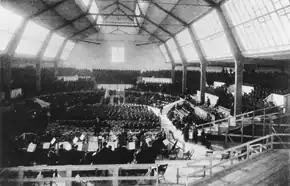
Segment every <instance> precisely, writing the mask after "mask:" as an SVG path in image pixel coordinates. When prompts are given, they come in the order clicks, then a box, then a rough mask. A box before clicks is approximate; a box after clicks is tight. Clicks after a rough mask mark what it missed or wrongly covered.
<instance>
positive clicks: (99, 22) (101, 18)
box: [97, 16, 103, 24]
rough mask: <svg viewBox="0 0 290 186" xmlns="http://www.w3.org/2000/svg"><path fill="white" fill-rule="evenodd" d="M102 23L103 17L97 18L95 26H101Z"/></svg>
mask: <svg viewBox="0 0 290 186" xmlns="http://www.w3.org/2000/svg"><path fill="white" fill-rule="evenodd" d="M102 23H103V17H102V16H98V20H97V24H102Z"/></svg>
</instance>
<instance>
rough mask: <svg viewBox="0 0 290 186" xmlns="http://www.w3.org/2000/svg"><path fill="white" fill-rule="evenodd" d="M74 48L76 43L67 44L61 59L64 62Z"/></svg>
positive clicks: (69, 42)
mask: <svg viewBox="0 0 290 186" xmlns="http://www.w3.org/2000/svg"><path fill="white" fill-rule="evenodd" d="M74 46H75V43H74V42H72V41H68V42H67V44H66V45H65V47H64V50H63V52H62V55H61V57H60V58H61V59H62V60H66V59H67V58H68V56H69V55H70V53H71V51H72V50H73V48H74Z"/></svg>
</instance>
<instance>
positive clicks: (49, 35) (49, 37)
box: [35, 31, 53, 93]
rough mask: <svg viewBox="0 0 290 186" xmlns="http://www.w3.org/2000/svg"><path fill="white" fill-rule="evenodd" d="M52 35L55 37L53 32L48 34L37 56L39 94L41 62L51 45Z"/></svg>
mask: <svg viewBox="0 0 290 186" xmlns="http://www.w3.org/2000/svg"><path fill="white" fill-rule="evenodd" d="M52 35H53V32H52V31H50V32H49V33H48V35H47V36H46V38H45V40H44V42H43V44H42V46H41V48H40V50H39V52H38V54H37V57H36V64H35V70H36V91H37V93H40V92H41V62H42V59H43V56H44V52H45V51H46V49H47V46H48V44H49V41H50V40H51V38H52Z"/></svg>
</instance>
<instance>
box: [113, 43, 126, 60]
mask: <svg viewBox="0 0 290 186" xmlns="http://www.w3.org/2000/svg"><path fill="white" fill-rule="evenodd" d="M124 61H125V50H124V47H112V62H113V63H123V62H124Z"/></svg>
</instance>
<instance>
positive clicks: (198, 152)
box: [149, 106, 208, 159]
mask: <svg viewBox="0 0 290 186" xmlns="http://www.w3.org/2000/svg"><path fill="white" fill-rule="evenodd" d="M149 108H150V109H151V110H152V111H153V112H154V113H155V114H156V115H157V116H159V117H160V120H161V121H160V122H161V128H163V129H164V130H165V131H166V134H168V133H169V131H171V132H172V133H173V135H174V137H175V139H177V140H178V141H179V145H180V146H181V147H182V146H183V144H185V151H188V150H192V149H193V150H194V154H193V156H192V158H191V159H196V158H204V157H205V154H206V151H208V149H207V148H205V147H204V146H203V145H199V144H194V143H189V142H185V141H184V138H183V135H182V132H181V131H180V130H177V129H176V127H175V126H174V125H173V124H172V122H171V121H170V120H169V119H168V117H167V113H166V114H165V113H164V112H163V114H162V115H160V109H158V108H154V107H150V106H149Z"/></svg>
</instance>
